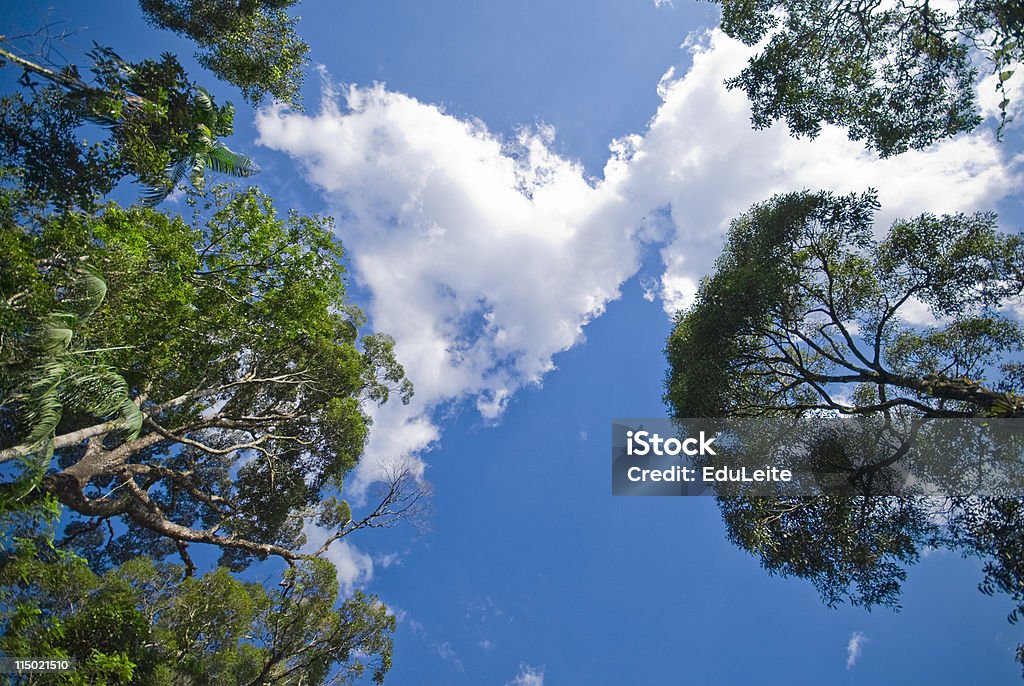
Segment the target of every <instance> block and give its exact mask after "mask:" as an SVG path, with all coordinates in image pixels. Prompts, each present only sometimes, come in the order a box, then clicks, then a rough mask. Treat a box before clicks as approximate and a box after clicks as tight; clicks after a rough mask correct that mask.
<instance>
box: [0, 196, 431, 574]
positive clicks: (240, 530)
mask: <svg viewBox="0 0 1024 686" xmlns="http://www.w3.org/2000/svg"><path fill="white" fill-rule="evenodd" d="M198 210H199V214H200V215H205V217H206V219H205V222H204V223H196V224H190V223H189V222H187V221H185V220H184V219H183V218H181V217H172V216H168V215H165V214H162V213H159V212H156V211H155V210H151V209H146V208H132V209H127V210H126V209H122V208H120V207H118V206H116V205H108V206H107V207H106V208H105V209H104V211H103V212H102V213H100V214H98V215H95V216H93V215H84V214H63V215H59V216H55V217H50V218H48V219H47V220H46V221H45V223H44V224H43V225H42V227H41V228H40V230H39V231H38V232H25V231H24V230H23V229H22V228H21V227H20V226H18V225H16V224H15V223H13V222H12V218H11V217H7V218H6V219H7V221H6V222H5V224H4V226H3V230H4V231H5V233H7V234H8V235H9V236H10V238H9V239H8V241H9V244H11V245H13V246H15V247H17V248H18V249H19V250H20V251H21V254H17V253H15V255H14V257H15V260H16V261H17V264H18V266H19V270H18V272H15V273H12V276H13V277H15V278H17V279H18V281H17V282H16V283H11V284H5V289H4V296H5V298H6V299H7V302H8V303H11V302H12V296H15V295H18V294H19V293H23V294H25V297H24V299H19V298H14V300H13V306H11V305H8V307H9V308H10V310H11V311H9V312H8V313H7V317H8V319H10V320H11V321H14V322H21V326H20V328H15V329H13V330H11V331H9V333H8V335H6V336H5V338H4V340H3V346H2V348H0V357H2V358H3V359H4V362H5V366H6V367H7V368H8V369H10V370H14V371H13V372H11V373H8V374H7V375H6V377H5V380H6V382H7V383H6V387H5V388H4V389H3V390H4V393H5V397H4V403H3V404H4V405H5V407H6V408H7V410H6V411H5V414H4V420H5V424H7V425H6V426H5V427H4V429H5V431H4V432H3V433H4V434H5V435H6V436H8V437H11V436H13V440H10V439H8V441H9V442H8V443H7V444H6V445H4V446H2V447H0V459H2V460H22V461H28V462H34V461H36V462H37V461H39V460H43V461H44V462H49V463H50V470H49V473H48V474H47V475H46V476H45V478H44V479H43V481H42V483H41V484H40V486H39V488H38V489H37V493H38V494H39V495H42V494H43V493H49V494H52V495H53V496H55V497H56V498H57V499H58V500H59V501H60V502H61V503H62V504H64V505H65V506H66V507H67V508H69V509H70V510H71V511H72V512H74V513H77V514H78V515H80V516H81V519H80V520H78V521H73V522H69V523H68V524H67V526H66V528H65V538H66V540H67V541H68V542H73V543H74V544H75V545H77V546H79V549H81V550H83V551H88V557H89V559H90V562H92V563H93V564H102V563H104V561H106V563H107V564H110V563H116V562H118V561H121V560H125V559H129V558H131V557H133V556H135V555H139V554H143V553H146V554H150V555H154V556H156V557H161V556H164V555H167V554H174V553H177V554H179V555H181V556H182V558H183V559H185V560H186V564H191V563H190V562H189V561H188V553H187V546H188V545H189V544H191V543H211V544H214V545H218V546H221V547H222V549H223V553H224V554H223V558H222V561H223V563H224V564H227V565H229V566H232V567H233V568H239V567H241V566H244V565H246V564H247V563H248V561H250V560H251V559H253V558H254V557H255V558H262V557H265V556H267V555H276V556H279V557H282V558H285V559H288V560H295V559H298V558H300V557H302V555H301V554H300V553H299V552H297V551H298V549H299V548H300V547H301V546H302V544H303V535H302V526H303V523H304V522H305V521H306V519H311V520H312V519H316V520H318V521H319V522H320V523H321V524H323V525H325V526H329V527H331V528H332V529H333V530H337V533H338V535H343V534H347V533H348V532H349V531H351V530H354V529H355V528H360V527H362V526H367V525H370V524H379V523H381V522H382V521H384V520H388V519H389V518H393V517H395V516H397V515H399V514H401V512H403V511H404V509H403V508H405V507H406V506H410V505H412V504H413V502H414V501H415V497H416V491H415V490H414V491H413V492H402V490H401V487H402V486H403V485H405V484H402V483H399V482H400V481H401V479H400V478H396V480H395V482H394V483H392V484H391V487H392V488H391V489H390V490H389V492H388V493H385V497H384V499H383V500H384V502H383V503H382V506H383V507H382V509H380V511H378V512H376V513H375V516H374V518H373V520H372V521H369V522H367V521H359V522H354V521H352V519H351V512H350V510H349V508H348V506H347V504H345V503H344V501H341V500H338V498H337V497H336V496H337V495H338V494H339V493H340V489H341V486H342V479H343V477H344V475H345V473H346V472H348V471H349V470H350V469H351V468H352V467H353V466H354V465H355V464H356V462H357V461H358V459H359V457H360V455H361V454H362V450H363V445H364V443H365V440H366V436H367V425H368V421H367V418H366V415H365V413H364V411H363V409H362V403H363V402H365V401H375V402H383V401H385V400H387V399H388V397H389V396H390V395H391V394H392V393H395V392H397V393H398V394H399V395H400V396H401V398H402V399H403V400H407V399H408V397H409V395H410V393H411V387H410V385H409V382H408V381H407V380H406V379H405V376H404V373H403V371H402V368H401V366H400V365H399V364H398V363H397V362H396V361H395V360H394V357H393V355H392V353H391V345H392V343H391V340H390V339H389V338H388V337H387V336H384V335H380V334H375V335H370V336H364V337H363V338H362V339H360V338H359V335H358V327H359V326H360V325H361V324H362V323H363V320H362V315H361V313H359V311H358V310H357V309H356V308H354V307H352V306H351V305H350V304H348V303H347V302H346V301H345V296H344V293H345V290H344V281H343V270H342V266H341V259H342V252H341V247H340V245H339V244H338V243H337V241H336V240H335V239H334V238H333V235H332V234H331V230H330V228H331V226H330V222H329V220H326V219H323V218H319V217H307V216H300V215H298V214H297V213H294V212H293V213H291V214H289V215H288V216H285V217H281V216H278V215H277V212H276V210H275V209H274V207H273V205H272V203H271V201H270V199H269V198H268V197H267V196H265V195H263V194H262V193H260V192H259V191H257V190H255V189H249V190H247V191H244V192H241V193H237V194H232V193H229V192H227V190H225V189H218V190H217V191H216V192H215V193H214V196H213V198H212V199H210V206H209V207H208V208H204V207H199V208H198ZM84 264H87V265H89V266H90V268H91V269H94V270H96V272H97V273H100V274H103V275H104V276H105V278H106V298H105V300H104V302H103V304H102V306H100V307H99V308H98V309H96V310H95V311H93V312H92V313H91V314H90V316H88V317H87V318H79V319H78V321H77V322H76V326H75V328H74V332H73V335H74V340H75V341H76V345H75V352H76V354H77V355H76V356H78V357H81V358H82V359H83V360H84V362H82V363H80V364H79V367H84V370H85V372H86V373H90V372H91V373H93V374H94V373H95V371H96V369H98V368H103V369H109V370H114V371H116V373H118V374H120V375H121V376H122V377H123V381H124V383H123V385H122V386H121V387H120V388H121V389H122V391H127V395H126V396H122V395H118V396H117V399H118V403H119V404H118V407H121V405H122V404H123V399H124V397H129V396H130V398H131V402H132V403H133V404H134V405H135V406H136V407H137V409H138V412H137V413H132V412H121V413H111V412H107V413H105V414H103V413H100V414H97V413H90V412H89V411H88V410H89V409H90V408H89V407H88V406H86V405H83V404H82V403H81V402H80V401H79V400H78V399H77V396H76V393H75V392H73V391H76V390H77V389H78V388H79V385H80V384H79V381H80V377H76V376H74V375H73V374H71V373H65V374H64V376H62V377H59V379H58V380H57V382H56V386H57V391H58V392H57V394H56V401H57V403H58V406H59V404H60V402H61V401H63V400H65V399H68V398H69V396H71V397H70V401H71V403H70V405H68V407H66V408H65V411H63V413H61V414H60V415H59V421H56V422H53V421H51V422H50V425H49V429H50V431H49V434H50V435H49V436H48V437H47V438H46V440H43V441H40V436H39V431H37V428H38V427H37V426H36V425H35V423H34V422H33V421H32V419H33V418H34V417H36V416H37V415H38V414H39V412H38V410H37V408H36V407H34V406H33V403H34V402H35V401H37V396H36V395H33V392H32V388H33V384H37V383H38V381H39V380H40V379H41V378H51V377H52V376H53V374H52V372H51V370H50V369H49V367H50V366H51V365H52V364H53V359H52V357H51V356H50V355H44V354H41V353H40V352H39V348H38V346H36V345H34V339H35V338H36V337H38V336H39V335H40V334H39V332H40V328H39V324H38V322H39V321H40V320H44V319H45V318H46V317H49V316H50V315H51V313H52V312H54V311H57V310H60V309H62V308H63V309H68V308H67V303H66V302H65V301H66V299H67V298H66V297H64V298H63V299H58V297H57V294H62V295H63V294H65V293H66V292H68V288H69V280H68V279H69V278H72V279H76V278H77V277H76V276H75V270H76V269H77V268H78V266H79V265H84ZM30 265H31V266H30ZM4 271H5V274H7V273H10V272H7V270H4ZM30 293H32V294H35V298H29V297H28V295H29V294H30ZM48 297H49V298H50V302H47V298H48ZM75 384H79V385H75ZM58 411H59V407H58ZM47 455H52V458H47V457H46V456H47ZM407 497H408V498H411V499H412V500H411V501H406V500H404V498H407ZM110 520H115V521H118V522H119V523H120V524H121V525H123V527H124V528H123V529H122V530H121V531H122V532H123V533H119V534H118V535H116V536H109V535H108V533H109V532H111V531H113V529H109V528H107V527H106V524H105V523H106V522H108V521H110ZM119 528H120V527H119ZM332 540H333V539H332Z"/></svg>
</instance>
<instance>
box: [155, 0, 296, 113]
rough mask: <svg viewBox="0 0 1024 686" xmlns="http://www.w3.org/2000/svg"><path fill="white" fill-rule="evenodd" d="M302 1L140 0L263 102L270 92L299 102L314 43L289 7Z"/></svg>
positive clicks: (202, 58) (214, 67)
mask: <svg viewBox="0 0 1024 686" xmlns="http://www.w3.org/2000/svg"><path fill="white" fill-rule="evenodd" d="M297 2H298V0H241V1H238V0H139V6H140V7H141V8H142V11H143V13H144V14H145V16H146V20H147V21H148V22H149V23H150V24H153V25H154V26H159V27H161V28H164V29H168V30H170V31H174V32H175V33H177V34H180V35H183V36H188V37H189V38H191V39H192V40H194V41H195V42H196V43H197V44H198V45H199V47H200V52H199V53H198V55H197V58H198V60H199V63H200V64H202V65H203V66H204V67H206V68H207V69H209V70H210V71H212V72H213V73H214V74H216V75H217V76H218V77H220V78H221V79H223V80H225V81H227V82H229V83H233V84H235V85H236V86H238V87H239V88H240V89H241V90H242V96H243V97H244V98H245V99H246V100H247V101H248V102H250V103H251V104H253V105H258V104H259V103H260V102H262V101H263V100H264V99H265V98H266V97H267V95H270V96H272V97H274V98H276V99H277V100H280V101H282V102H285V103H288V104H289V105H292V106H297V105H298V104H299V91H300V89H301V88H302V82H303V80H304V74H303V67H305V65H306V63H307V61H308V59H307V54H308V53H309V45H307V44H306V43H305V42H304V41H302V40H301V39H300V38H299V37H298V35H297V34H296V33H295V24H296V21H297V20H296V19H295V18H293V17H290V16H288V14H287V12H286V11H285V10H287V9H288V8H289V7H292V6H293V5H295V4H296V3H297Z"/></svg>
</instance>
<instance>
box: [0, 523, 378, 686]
mask: <svg viewBox="0 0 1024 686" xmlns="http://www.w3.org/2000/svg"><path fill="white" fill-rule="evenodd" d="M19 547H20V549H19V551H18V554H17V555H14V556H9V557H7V558H6V559H5V560H3V561H0V608H2V609H3V611H4V614H5V616H7V617H9V622H10V624H9V627H8V631H7V632H6V633H5V634H4V635H3V636H0V650H3V651H4V652H5V653H6V654H8V655H46V656H50V657H53V658H61V657H63V658H73V659H74V660H75V664H76V668H75V669H74V671H72V672H70V673H67V674H63V675H59V676H56V677H55V676H54V675H34V676H30V677H29V678H28V679H27V680H26V683H30V684H31V683H58V684H67V685H68V686H71V685H77V684H81V685H83V686H84V685H85V684H96V683H103V684H108V685H109V686H117V685H120V684H124V685H127V684H151V685H152V686H160V685H167V686H171V685H172V684H195V685H196V686H198V685H201V684H210V685H211V686H212V685H214V684H238V685H239V686H241V685H252V686H255V685H257V684H259V685H261V686H271V685H280V686H285V685H290V686H298V685H299V684H310V683H313V684H347V683H351V681H352V680H353V679H355V678H359V677H361V676H363V675H364V674H365V673H366V672H367V670H369V672H370V674H369V676H371V677H372V678H373V680H374V682H375V683H382V682H383V678H384V674H385V673H386V672H387V670H388V669H389V667H390V666H391V651H392V641H391V635H390V634H391V632H392V631H394V627H395V619H394V616H392V615H390V614H388V612H387V610H386V608H385V606H384V605H383V603H381V602H380V601H378V600H377V599H376V598H373V597H370V596H366V595H365V594H363V593H360V592H356V593H354V594H353V595H352V596H351V597H349V598H347V599H345V600H344V601H343V602H342V603H341V604H340V606H338V607H335V601H336V599H337V596H338V582H337V579H336V577H335V572H334V569H333V567H332V566H331V565H330V564H329V563H326V562H324V561H307V562H303V563H302V564H300V565H297V566H296V567H294V568H291V569H289V570H287V571H286V572H285V574H284V578H283V580H282V581H281V583H280V585H278V586H276V587H274V588H272V589H271V590H267V589H266V588H264V586H263V585H262V584H259V583H253V582H243V581H240V580H238V579H236V578H234V577H233V576H231V575H230V574H229V573H228V571H227V570H225V569H223V568H220V569H216V570H214V571H212V572H210V573H207V574H205V575H203V576H202V577H183V576H182V569H181V568H180V567H178V566H176V565H173V564H168V563H155V562H153V560H151V559H149V558H143V557H139V558H135V559H132V560H129V561H127V562H125V563H124V564H123V565H120V566H119V567H117V568H115V569H112V570H110V571H108V572H106V573H105V574H102V575H100V574H96V573H95V572H93V571H92V570H90V569H89V567H88V565H86V564H85V562H84V561H83V560H82V559H81V558H78V557H75V556H74V555H69V554H67V553H61V552H59V551H56V550H52V549H51V550H48V549H46V548H45V547H44V548H42V549H39V550H36V549H33V547H32V544H31V543H29V542H27V541H26V540H22V541H20V543H19Z"/></svg>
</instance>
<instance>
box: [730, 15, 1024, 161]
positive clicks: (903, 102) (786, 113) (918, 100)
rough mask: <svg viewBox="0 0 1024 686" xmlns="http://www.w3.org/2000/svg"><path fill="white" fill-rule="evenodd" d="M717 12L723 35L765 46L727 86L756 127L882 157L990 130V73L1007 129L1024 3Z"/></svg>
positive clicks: (1023, 47) (1020, 56)
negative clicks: (986, 108)
mask: <svg viewBox="0 0 1024 686" xmlns="http://www.w3.org/2000/svg"><path fill="white" fill-rule="evenodd" d="M714 1H715V2H719V3H720V4H721V5H722V30H723V31H724V32H725V33H726V34H728V35H729V36H731V37H733V38H736V39H738V40H741V41H743V42H744V43H745V44H747V45H751V46H752V45H757V44H760V43H761V42H762V41H766V43H765V44H764V45H763V47H761V49H760V52H758V54H756V55H755V56H754V57H753V58H751V60H750V62H749V63H748V65H747V67H746V68H745V69H744V70H743V71H742V72H741V73H740V74H739V75H738V76H736V77H734V78H732V79H730V80H729V81H728V82H727V83H728V85H729V87H730V88H740V89H742V90H743V91H744V92H745V93H746V94H747V96H748V97H749V98H750V101H751V104H752V106H753V124H754V126H755V128H765V127H767V126H769V125H771V123H772V122H773V121H775V120H778V119H784V120H785V121H786V123H787V124H788V126H789V129H790V131H791V132H792V133H793V134H794V135H796V136H811V137H813V136H816V135H817V134H818V132H819V130H820V128H821V125H822V124H823V123H828V124H835V125H837V126H842V127H845V128H846V129H847V130H848V132H849V135H850V138H852V139H853V140H864V141H865V142H866V143H867V145H868V146H869V147H870V148H872V149H874V150H876V151H878V153H879V154H881V155H882V156H883V157H887V156H890V155H894V154H898V153H900V152H904V151H906V150H908V149H910V148H915V149H920V148H924V147H927V146H928V145H929V144H931V143H933V142H935V141H937V140H940V139H942V138H947V137H950V136H953V135H955V134H957V133H960V132H962V131H969V130H971V129H973V128H974V127H976V126H977V125H978V124H979V123H980V122H981V117H980V116H979V113H978V104H977V101H976V100H977V99H976V96H975V92H974V86H975V80H976V77H977V74H978V69H979V66H980V65H981V64H983V65H984V70H985V71H986V72H988V73H994V74H996V79H997V88H998V90H999V92H1000V94H1001V96H1002V103H1001V104H1000V109H1001V111H1002V120H1003V121H1002V124H1005V123H1006V121H1007V116H1008V115H1007V107H1008V105H1009V95H1008V92H1007V88H1006V85H1007V83H1008V82H1009V81H1010V79H1011V77H1013V72H1014V66H1013V65H1014V64H1016V63H1019V62H1021V61H1024V9H1022V8H1021V6H1020V3H1019V2H1015V1H1012V0H958V1H957V2H956V3H955V6H956V9H955V10H947V9H944V8H943V7H944V6H940V5H938V4H937V3H930V2H929V0H900V1H899V2H896V3H894V4H893V3H882V2H870V1H857V2H845V1H840V0H826V1H824V2H807V1H804V0H714ZM1000 130H1002V125H1001V126H1000Z"/></svg>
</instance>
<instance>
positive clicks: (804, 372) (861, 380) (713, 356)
mask: <svg viewBox="0 0 1024 686" xmlns="http://www.w3.org/2000/svg"><path fill="white" fill-rule="evenodd" d="M877 207H878V205H877V201H876V199H875V196H874V194H873V193H870V192H869V193H865V194H862V195H851V196H846V197H836V196H834V195H831V194H829V193H813V194H812V193H807V192H804V193H793V194H789V195H784V196H778V197H776V198H773V199H772V200H769V201H768V202H766V203H763V204H761V205H756V206H754V207H753V208H751V210H750V211H749V212H747V213H746V214H744V215H743V216H742V217H740V218H739V219H737V220H735V221H734V222H733V223H732V225H731V227H730V231H729V238H728V241H727V245H726V246H725V249H724V250H723V252H722V255H721V256H720V257H719V259H718V261H717V262H716V270H715V273H714V274H713V275H712V276H711V277H709V278H708V279H706V280H705V281H704V283H703V284H702V285H701V288H700V290H699V292H698V294H697V299H696V303H695V304H694V306H693V307H692V308H691V309H690V310H688V311H686V312H684V313H681V314H680V315H679V316H678V318H677V320H676V326H675V329H674V330H673V332H672V335H671V337H670V338H669V341H668V348H667V353H668V359H669V364H670V372H669V377H668V381H667V393H666V400H667V402H668V403H669V404H670V406H671V407H672V409H673V411H674V413H675V414H677V415H678V416H694V417H703V416H742V415H761V414H769V413H794V412H807V411H810V410H831V411H835V412H839V413H865V412H875V411H880V410H886V409H891V408H906V409H912V410H915V411H917V412H920V413H922V414H923V415H925V416H934V417H971V416H1019V414H1020V413H1021V412H1022V411H1024V409H1022V408H1024V401H1022V400H1021V398H1020V397H1019V393H1020V391H1021V381H1022V378H1021V370H1022V367H1021V365H1020V363H1018V362H1014V361H1012V360H1011V359H1009V358H1008V357H1007V355H1008V353H1010V352H1011V351H1014V350H1020V349H1021V345H1022V343H1024V331H1022V329H1021V326H1020V324H1019V323H1018V322H1016V321H1015V320H1014V319H1013V318H1010V317H1006V316H1005V315H1003V314H1002V313H1001V312H1000V308H1001V307H1002V306H1004V305H1006V304H1007V303H1008V301H1009V300H1010V299H1011V298H1013V297H1015V296H1017V295H1019V294H1020V293H1021V292H1022V291H1024V240H1022V237H1021V236H1020V235H1009V234H1004V233H1001V232H1000V231H998V230H997V229H996V223H995V221H996V220H995V216H994V215H992V214H986V213H978V214H973V215H962V214H960V215H943V216H941V217H937V216H934V215H927V214H925V215H921V216H920V217H916V218H914V219H909V220H901V221H898V222H896V223H894V224H893V226H892V227H891V229H890V231H889V233H888V235H887V236H886V237H885V238H884V240H881V241H876V240H875V239H874V237H873V227H872V219H873V215H874V212H875V211H876V210H877ZM911 308H914V310H915V312H916V313H917V314H916V315H914V316H919V315H920V314H921V313H922V312H923V313H925V314H927V315H929V316H930V317H931V318H933V319H934V324H932V325H930V326H914V325H912V324H909V323H908V321H907V318H908V317H909V316H910V315H909V313H910V310H911Z"/></svg>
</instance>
